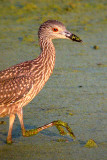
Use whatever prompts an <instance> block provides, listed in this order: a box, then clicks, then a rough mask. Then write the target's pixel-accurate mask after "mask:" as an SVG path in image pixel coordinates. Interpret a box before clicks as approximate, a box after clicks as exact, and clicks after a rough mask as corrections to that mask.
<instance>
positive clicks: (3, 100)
mask: <svg viewBox="0 0 107 160" xmlns="http://www.w3.org/2000/svg"><path fill="white" fill-rule="evenodd" d="M38 37H39V44H40V48H41V53H40V55H39V56H38V57H37V58H36V59H34V60H30V61H26V62H23V63H20V64H17V65H15V66H13V67H10V68H8V69H6V70H3V71H1V72H0V117H5V116H10V120H9V131H8V136H7V143H11V142H12V128H13V123H14V120H15V115H16V114H17V116H18V118H19V121H20V124H21V129H22V134H23V136H30V135H34V134H36V133H38V132H39V131H41V130H43V129H45V128H48V127H50V126H53V125H56V126H57V128H59V130H60V127H58V124H60V121H54V122H53V123H52V122H51V123H50V124H48V125H45V126H43V127H40V128H38V129H35V130H29V131H26V130H25V128H24V123H23V111H22V109H23V107H24V106H25V105H27V104H28V103H29V102H30V101H31V100H32V99H33V98H34V97H35V96H36V95H37V94H38V93H39V92H40V90H41V89H42V88H43V86H44V85H45V83H46V82H47V80H48V79H49V77H50V75H51V74H52V72H53V69H54V65H55V48H54V45H53V43H52V39H58V38H62V39H71V40H73V41H77V42H82V40H80V38H79V37H77V36H76V35H74V34H72V33H70V32H69V31H67V29H66V28H65V26H64V25H63V24H62V23H61V22H58V21H56V20H48V21H46V22H44V23H43V24H42V25H41V26H40V28H39V31H38ZM61 125H62V126H64V123H62V124H61ZM66 128H67V126H66ZM68 130H69V129H68ZM62 132H63V131H62ZM72 134H73V133H72Z"/></svg>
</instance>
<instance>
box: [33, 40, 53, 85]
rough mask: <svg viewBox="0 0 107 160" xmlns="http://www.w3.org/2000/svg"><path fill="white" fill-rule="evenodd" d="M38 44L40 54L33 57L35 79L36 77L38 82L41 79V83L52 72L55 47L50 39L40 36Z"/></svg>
mask: <svg viewBox="0 0 107 160" xmlns="http://www.w3.org/2000/svg"><path fill="white" fill-rule="evenodd" d="M39 44H40V47H41V54H40V56H39V57H38V58H37V59H35V62H36V66H35V75H34V76H35V80H37V77H38V83H39V81H41V82H42V83H43V84H44V83H45V82H46V81H47V80H48V79H49V77H50V75H51V74H52V72H53V69H54V65H55V47H54V45H53V43H52V40H51V39H48V38H42V37H41V38H40V39H39Z"/></svg>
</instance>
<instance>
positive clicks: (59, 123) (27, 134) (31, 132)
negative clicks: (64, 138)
mask: <svg viewBox="0 0 107 160" xmlns="http://www.w3.org/2000/svg"><path fill="white" fill-rule="evenodd" d="M52 126H56V128H57V129H58V131H59V133H60V134H61V135H66V134H67V133H66V132H65V131H64V128H62V127H65V128H66V130H67V131H68V134H69V135H70V136H71V137H72V138H73V139H75V138H76V137H75V135H74V133H73V131H72V129H71V128H70V127H69V126H68V124H67V123H65V122H63V121H60V120H57V121H53V122H51V123H49V124H46V125H44V126H42V127H39V128H36V129H31V130H27V131H26V130H23V136H24V137H30V136H33V135H35V134H37V133H39V132H40V131H42V130H44V129H47V128H49V127H52Z"/></svg>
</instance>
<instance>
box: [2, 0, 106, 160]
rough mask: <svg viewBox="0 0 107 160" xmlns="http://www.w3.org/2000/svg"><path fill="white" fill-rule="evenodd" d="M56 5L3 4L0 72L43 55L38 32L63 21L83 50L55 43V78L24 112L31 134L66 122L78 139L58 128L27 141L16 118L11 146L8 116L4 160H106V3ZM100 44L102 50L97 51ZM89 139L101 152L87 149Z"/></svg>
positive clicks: (64, 42)
mask: <svg viewBox="0 0 107 160" xmlns="http://www.w3.org/2000/svg"><path fill="white" fill-rule="evenodd" d="M56 2H57V1H53V2H50V1H46V0H43V1H42V2H41V3H40V1H34V0H32V1H31V2H30V3H29V1H16V0H15V1H11V2H7V1H0V18H1V20H0V70H3V69H5V68H7V67H9V66H12V65H14V64H17V63H20V62H23V61H26V60H30V59H34V58H35V57H37V56H38V55H39V53H40V50H39V46H38V41H37V30H38V27H39V25H40V24H41V23H42V22H44V21H45V20H47V19H57V20H60V21H62V22H63V23H64V24H65V25H66V26H67V28H68V29H69V31H71V32H73V33H74V34H77V35H79V36H80V37H81V39H82V40H83V41H84V43H83V45H82V44H79V43H74V42H71V41H68V40H54V44H55V48H56V65H55V69H54V72H53V75H52V76H51V77H50V79H49V81H48V82H47V84H46V85H45V86H44V88H43V90H42V91H41V92H40V93H39V94H38V95H37V96H36V97H35V99H34V100H33V101H32V102H30V103H29V104H28V105H27V106H26V107H24V123H25V127H26V128H27V129H30V128H36V127H39V126H42V125H44V124H46V123H49V122H51V121H53V120H57V119H60V120H62V121H64V122H67V123H68V124H69V125H70V126H71V128H72V130H73V132H74V133H75V135H76V140H75V141H73V140H72V138H71V137H69V136H68V135H67V136H64V137H63V136H60V135H59V133H58V131H57V130H56V128H55V127H52V128H49V129H47V130H44V131H42V132H40V133H39V134H37V135H35V136H33V137H29V138H24V137H22V135H21V129H20V124H19V121H18V118H16V120H15V123H14V128H13V141H14V143H13V144H12V145H7V144H6V142H5V139H6V136H7V132H8V117H6V118H2V119H0V120H1V121H2V120H4V121H5V122H6V124H2V125H0V159H1V160H4V159H6V160H7V159H16V160H17V159H36V160H44V159H46V160H51V159H52V160H66V159H68V160H86V159H87V160H92V159H94V160H100V159H101V160H106V153H107V140H106V139H107V136H106V135H107V127H106V124H107V119H106V117H107V110H106V104H107V90H106V86H107V85H106V84H107V83H106V75H107V74H106V72H107V64H106V57H107V56H106V54H107V52H106V50H107V45H106V37H107V30H106V28H107V22H106V6H105V4H106V1H104V0H103V1H101V2H100V1H99V0H96V1H94V2H93V1H92V2H90V1H87V2H86V1H72V3H71V1H69V0H68V1H64V0H63V1H59V3H58V4H57V3H56ZM52 3H53V4H52ZM47 9H48V13H47ZM62 13H63V14H62ZM95 45H97V46H98V47H99V48H98V49H94V48H93V46H95ZM89 139H93V140H94V141H95V142H96V144H97V146H98V147H97V148H86V147H84V145H85V144H86V142H87V141H88V140H89Z"/></svg>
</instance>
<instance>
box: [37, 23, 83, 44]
mask: <svg viewBox="0 0 107 160" xmlns="http://www.w3.org/2000/svg"><path fill="white" fill-rule="evenodd" d="M38 36H39V38H43V37H46V38H48V39H71V40H72V41H76V42H82V40H81V39H80V38H79V37H77V36H76V35H75V34H72V33H71V32H69V31H68V30H67V29H66V27H65V26H64V25H63V24H62V23H61V22H59V21H56V20H48V21H46V22H44V23H43V24H42V25H41V26H40V28H39V32H38Z"/></svg>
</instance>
